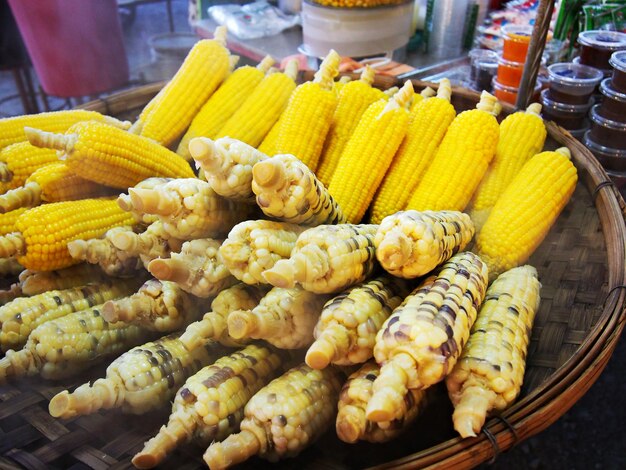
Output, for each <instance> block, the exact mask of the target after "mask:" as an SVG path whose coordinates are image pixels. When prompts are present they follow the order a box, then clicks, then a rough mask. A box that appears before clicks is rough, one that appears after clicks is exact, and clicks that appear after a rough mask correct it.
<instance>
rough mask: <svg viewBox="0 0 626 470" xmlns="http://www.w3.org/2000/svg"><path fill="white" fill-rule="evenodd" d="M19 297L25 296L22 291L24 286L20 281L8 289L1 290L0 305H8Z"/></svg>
mask: <svg viewBox="0 0 626 470" xmlns="http://www.w3.org/2000/svg"><path fill="white" fill-rule="evenodd" d="M18 297H24V293H23V292H22V287H21V286H20V285H19V283H17V282H14V283H13V284H11V285H10V286H9V288H8V289H2V290H0V306H2V305H6V304H8V303H9V302H12V301H13V300H15V299H17V298H18Z"/></svg>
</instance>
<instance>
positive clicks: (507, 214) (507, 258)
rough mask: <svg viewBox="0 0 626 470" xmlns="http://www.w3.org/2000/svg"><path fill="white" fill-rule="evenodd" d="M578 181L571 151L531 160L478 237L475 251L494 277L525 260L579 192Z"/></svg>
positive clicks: (491, 276) (548, 154) (559, 151)
mask: <svg viewBox="0 0 626 470" xmlns="http://www.w3.org/2000/svg"><path fill="white" fill-rule="evenodd" d="M577 180H578V174H577V172H576V167H575V166H574V165H573V164H572V162H571V161H570V152H569V150H568V149H567V148H566V147H561V148H560V149H557V150H556V151H554V152H542V153H540V154H537V155H535V156H534V157H532V158H531V159H530V160H528V162H526V164H525V165H524V166H523V167H522V169H521V170H520V172H519V173H518V175H517V176H516V177H515V178H514V179H513V181H511V184H509V186H508V187H507V188H506V189H505V190H504V192H503V193H502V195H501V196H500V197H499V198H498V202H496V205H495V206H494V207H493V209H492V210H491V213H490V214H489V217H488V218H487V221H486V222H485V225H484V226H483V228H482V230H481V231H480V233H479V234H478V236H477V237H476V252H477V253H478V255H479V256H480V257H481V258H482V259H483V260H484V261H485V263H487V265H488V266H489V276H490V279H492V280H493V279H494V278H495V277H496V276H498V275H499V274H501V273H503V272H504V271H507V270H509V269H511V268H514V267H516V266H519V265H521V264H523V263H525V262H526V260H527V259H528V258H529V257H530V255H532V254H533V252H534V251H535V250H536V249H537V247H538V246H539V245H540V244H541V242H542V241H543V239H544V238H545V237H546V235H547V234H548V231H549V230H550V227H552V225H553V224H554V222H555V221H556V219H557V217H558V216H559V214H560V213H561V211H562V210H563V208H564V207H565V205H566V204H567V202H568V201H569V199H570V197H571V196H572V194H573V193H574V189H575V188H576V181H577Z"/></svg>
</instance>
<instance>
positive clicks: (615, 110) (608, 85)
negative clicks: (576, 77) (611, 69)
mask: <svg viewBox="0 0 626 470" xmlns="http://www.w3.org/2000/svg"><path fill="white" fill-rule="evenodd" d="M612 85H613V82H612V80H611V79H610V78H605V79H604V80H602V82H601V83H600V93H602V95H604V96H603V98H602V106H601V107H600V109H599V110H598V112H599V113H600V115H601V116H603V117H605V118H607V119H611V120H613V121H619V122H626V93H620V92H619V91H617V90H615V89H614V88H613V86H612Z"/></svg>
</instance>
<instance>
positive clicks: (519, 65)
mask: <svg viewBox="0 0 626 470" xmlns="http://www.w3.org/2000/svg"><path fill="white" fill-rule="evenodd" d="M498 65H504V66H505V67H510V68H512V69H523V68H524V62H515V61H513V60H506V59H505V58H503V57H498Z"/></svg>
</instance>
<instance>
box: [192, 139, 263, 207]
mask: <svg viewBox="0 0 626 470" xmlns="http://www.w3.org/2000/svg"><path fill="white" fill-rule="evenodd" d="M189 151H190V152H191V156H192V157H193V159H194V160H195V161H196V164H197V165H198V166H199V167H200V168H201V169H202V170H203V171H204V175H205V177H206V180H207V181H208V182H209V184H210V185H211V188H213V190H214V191H215V192H216V193H217V194H219V195H220V196H223V197H225V198H228V199H233V200H236V201H246V202H254V193H253V192H252V167H253V166H254V165H255V164H256V163H258V162H260V161H262V160H265V159H267V158H268V156H267V155H265V154H264V153H261V152H259V151H258V150H256V149H255V148H254V147H251V146H250V145H248V144H246V143H244V142H241V141H239V140H235V139H231V138H229V137H222V138H221V139H218V140H216V141H213V140H211V139H207V138H205V137H198V138H195V139H193V140H192V141H191V142H190V144H189Z"/></svg>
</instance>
